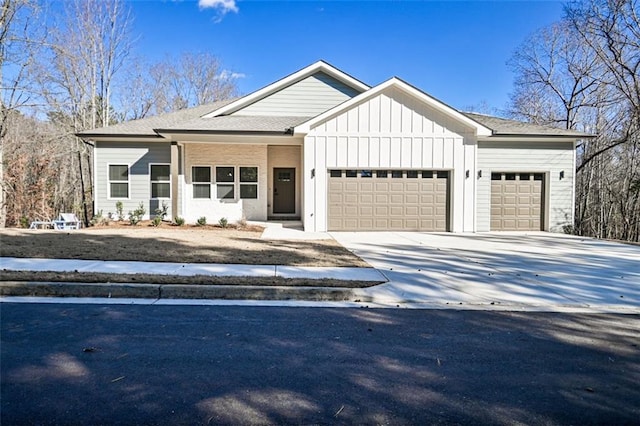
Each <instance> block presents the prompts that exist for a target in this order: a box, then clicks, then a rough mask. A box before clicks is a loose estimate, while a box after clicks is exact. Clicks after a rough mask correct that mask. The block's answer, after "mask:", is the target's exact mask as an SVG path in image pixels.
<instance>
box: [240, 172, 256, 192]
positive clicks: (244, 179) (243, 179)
mask: <svg viewBox="0 0 640 426" xmlns="http://www.w3.org/2000/svg"><path fill="white" fill-rule="evenodd" d="M249 182H254V183H249ZM240 198H243V199H245V198H247V199H256V198H258V168H257V167H240Z"/></svg>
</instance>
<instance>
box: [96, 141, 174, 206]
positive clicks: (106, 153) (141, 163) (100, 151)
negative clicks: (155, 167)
mask: <svg viewBox="0 0 640 426" xmlns="http://www.w3.org/2000/svg"><path fill="white" fill-rule="evenodd" d="M95 157H96V158H95V167H96V172H95V173H96V182H95V185H94V186H95V191H96V193H95V195H94V197H95V208H96V212H98V211H100V210H102V213H103V215H106V214H107V213H115V212H116V202H118V201H122V204H123V206H124V212H125V214H126V213H128V212H129V211H132V210H134V209H136V208H137V207H138V205H139V204H140V203H141V202H142V204H143V206H144V207H145V209H146V211H147V216H148V215H149V213H153V211H151V210H155V208H156V206H157V204H158V201H156V200H153V203H152V201H151V183H150V177H149V164H156V163H161V164H169V163H170V162H171V152H170V144H169V143H168V142H167V143H163V142H157V143H144V142H139V143H137V142H136V143H129V142H127V143H125V142H96V149H95ZM109 164H126V165H128V166H129V167H130V169H129V199H127V200H117V199H109V192H108V191H109V188H108V186H109V180H108V179H109ZM160 203H161V201H160ZM167 204H168V205H169V208H170V207H171V202H170V200H167ZM169 214H170V216H169V217H171V212H169Z"/></svg>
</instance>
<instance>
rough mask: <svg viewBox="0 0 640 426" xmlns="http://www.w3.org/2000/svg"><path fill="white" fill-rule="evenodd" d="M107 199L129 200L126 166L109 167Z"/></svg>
mask: <svg viewBox="0 0 640 426" xmlns="http://www.w3.org/2000/svg"><path fill="white" fill-rule="evenodd" d="M109 198H129V166H128V165H126V164H110V165H109Z"/></svg>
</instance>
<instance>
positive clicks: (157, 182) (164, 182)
mask: <svg viewBox="0 0 640 426" xmlns="http://www.w3.org/2000/svg"><path fill="white" fill-rule="evenodd" d="M154 166H166V167H168V168H169V175H168V179H167V180H153V173H152V170H151V169H152V168H153V167H154ZM154 185H168V186H169V195H168V196H166V197H154V196H153V186H154ZM149 198H150V199H152V200H170V199H171V164H170V163H149Z"/></svg>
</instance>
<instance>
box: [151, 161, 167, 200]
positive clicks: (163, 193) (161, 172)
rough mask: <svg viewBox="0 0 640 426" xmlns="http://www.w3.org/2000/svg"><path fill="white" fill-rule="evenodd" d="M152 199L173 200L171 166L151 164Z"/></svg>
mask: <svg viewBox="0 0 640 426" xmlns="http://www.w3.org/2000/svg"><path fill="white" fill-rule="evenodd" d="M149 169H150V170H149V175H150V178H151V198H153V199H162V198H171V170H170V169H171V167H170V166H169V164H151V165H150V166H149Z"/></svg>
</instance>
